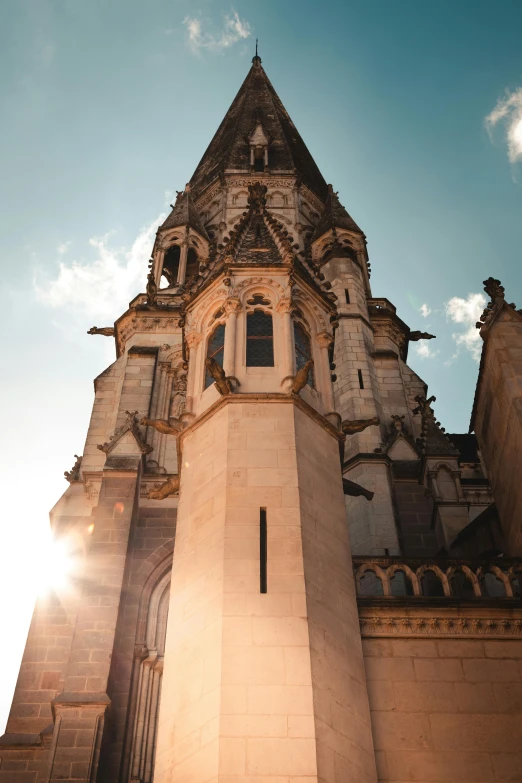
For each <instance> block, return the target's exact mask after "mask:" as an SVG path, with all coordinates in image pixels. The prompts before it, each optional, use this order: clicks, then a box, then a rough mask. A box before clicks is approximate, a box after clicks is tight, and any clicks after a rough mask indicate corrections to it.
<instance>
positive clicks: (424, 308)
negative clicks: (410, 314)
mask: <svg viewBox="0 0 522 783" xmlns="http://www.w3.org/2000/svg"><path fill="white" fill-rule="evenodd" d="M419 310H420V314H421V315H422V317H423V318H427V317H428V316H429V314H430V313H431V310H430V308H429V307H428V305H427V304H423V305H421V306H420V307H419Z"/></svg>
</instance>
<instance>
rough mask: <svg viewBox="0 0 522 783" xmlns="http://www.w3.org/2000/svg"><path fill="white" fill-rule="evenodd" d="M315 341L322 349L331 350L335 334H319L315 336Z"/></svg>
mask: <svg viewBox="0 0 522 783" xmlns="http://www.w3.org/2000/svg"><path fill="white" fill-rule="evenodd" d="M315 341H316V343H317V345H318V346H319V347H320V348H329V347H330V346H331V344H332V342H333V334H328V332H319V334H316V335H315Z"/></svg>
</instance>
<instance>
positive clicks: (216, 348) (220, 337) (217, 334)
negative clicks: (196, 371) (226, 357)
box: [205, 324, 225, 389]
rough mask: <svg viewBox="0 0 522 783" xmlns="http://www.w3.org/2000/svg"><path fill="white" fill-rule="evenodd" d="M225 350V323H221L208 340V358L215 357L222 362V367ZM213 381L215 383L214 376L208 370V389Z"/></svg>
mask: <svg viewBox="0 0 522 783" xmlns="http://www.w3.org/2000/svg"><path fill="white" fill-rule="evenodd" d="M224 352H225V325H224V324H220V325H219V326H217V327H216V328H215V329H214V331H213V332H212V335H211V336H210V339H209V341H208V346H207V359H208V358H212V359H215V360H216V362H217V363H218V364H220V365H221V367H223V354H224ZM213 383H214V378H213V377H212V376H211V375H210V374H209V373H208V372H207V373H206V374H205V389H208V387H209V386H211V385H212V384H213Z"/></svg>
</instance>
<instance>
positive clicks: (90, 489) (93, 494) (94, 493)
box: [84, 481, 100, 506]
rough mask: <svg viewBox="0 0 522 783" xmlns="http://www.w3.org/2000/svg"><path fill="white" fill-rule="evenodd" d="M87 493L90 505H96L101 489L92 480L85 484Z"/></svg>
mask: <svg viewBox="0 0 522 783" xmlns="http://www.w3.org/2000/svg"><path fill="white" fill-rule="evenodd" d="M84 490H85V494H86V495H87V501H88V503H89V505H91V506H95V505H96V501H97V499H98V495H99V494H100V493H99V490H97V489H96V487H95V486H94V484H93V483H92V481H88V482H87V484H86V485H85V486H84Z"/></svg>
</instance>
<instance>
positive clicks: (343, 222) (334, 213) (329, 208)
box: [311, 185, 362, 242]
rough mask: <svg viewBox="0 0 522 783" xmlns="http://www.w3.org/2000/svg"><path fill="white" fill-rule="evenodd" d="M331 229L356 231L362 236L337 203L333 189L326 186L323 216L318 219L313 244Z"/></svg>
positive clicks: (341, 206) (337, 199)
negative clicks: (326, 192) (326, 193)
mask: <svg viewBox="0 0 522 783" xmlns="http://www.w3.org/2000/svg"><path fill="white" fill-rule="evenodd" d="M332 228H346V229H347V230H348V231H357V233H359V234H362V231H361V229H360V228H359V226H358V225H357V223H356V222H355V220H353V219H352V218H351V217H350V215H349V214H348V212H347V211H346V210H345V208H344V207H343V205H342V204H341V202H340V201H339V198H338V196H337V193H336V192H335V190H334V189H333V187H332V186H331V185H328V195H327V197H326V204H325V205H324V210H323V214H322V215H321V217H320V218H319V221H318V223H317V226H316V227H315V231H314V233H313V236H312V239H311V241H312V242H314V241H315V240H316V239H319V237H322V236H323V234H326V232H327V231H329V230H330V229H332Z"/></svg>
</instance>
